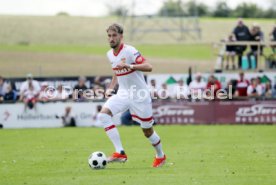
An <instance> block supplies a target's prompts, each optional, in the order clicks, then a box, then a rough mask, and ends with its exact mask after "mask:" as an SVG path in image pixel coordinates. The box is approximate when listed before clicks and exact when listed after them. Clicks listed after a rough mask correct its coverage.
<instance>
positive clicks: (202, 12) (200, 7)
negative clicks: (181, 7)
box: [186, 1, 209, 16]
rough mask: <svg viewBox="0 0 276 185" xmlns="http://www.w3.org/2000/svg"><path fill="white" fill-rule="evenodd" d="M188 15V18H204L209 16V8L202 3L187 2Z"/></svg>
mask: <svg viewBox="0 0 276 185" xmlns="http://www.w3.org/2000/svg"><path fill="white" fill-rule="evenodd" d="M186 6H187V11H188V15H190V16H206V15H209V8H208V6H206V5H205V4H203V3H199V4H198V3H196V2H195V1H189V2H188V3H187V4H186Z"/></svg>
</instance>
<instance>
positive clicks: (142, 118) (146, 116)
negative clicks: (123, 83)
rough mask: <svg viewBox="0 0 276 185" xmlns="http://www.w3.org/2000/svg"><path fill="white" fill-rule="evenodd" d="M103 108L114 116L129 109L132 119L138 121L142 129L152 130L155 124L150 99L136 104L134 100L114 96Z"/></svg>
mask: <svg viewBox="0 0 276 185" xmlns="http://www.w3.org/2000/svg"><path fill="white" fill-rule="evenodd" d="M103 107H106V108H108V109H109V110H110V111H111V113H112V115H113V116H114V115H116V114H118V113H120V112H125V111H126V110H128V109H129V111H130V114H131V116H132V119H133V120H134V121H137V122H138V123H139V124H140V126H141V127H142V128H151V127H152V125H153V123H154V120H153V117H152V103H151V99H150V98H148V99H146V100H145V101H143V102H136V101H134V100H133V99H128V98H122V97H120V96H118V95H113V96H112V97H111V98H109V99H108V100H107V101H106V103H105V104H104V106H103Z"/></svg>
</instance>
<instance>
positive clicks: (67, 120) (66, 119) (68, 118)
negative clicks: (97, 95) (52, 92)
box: [56, 106, 76, 127]
mask: <svg viewBox="0 0 276 185" xmlns="http://www.w3.org/2000/svg"><path fill="white" fill-rule="evenodd" d="M71 112H72V108H71V107H69V106H68V107H65V113H64V115H62V116H61V119H62V124H63V126H64V127H75V126H76V119H75V117H74V116H72V115H71ZM56 118H60V117H59V116H56Z"/></svg>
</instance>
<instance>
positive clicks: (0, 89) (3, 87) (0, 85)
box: [0, 76, 8, 99]
mask: <svg viewBox="0 0 276 185" xmlns="http://www.w3.org/2000/svg"><path fill="white" fill-rule="evenodd" d="M7 86H8V84H7V83H6V82H5V80H4V78H3V77H2V76H0V98H1V97H2V99H3V97H4V95H5V94H6V92H7Z"/></svg>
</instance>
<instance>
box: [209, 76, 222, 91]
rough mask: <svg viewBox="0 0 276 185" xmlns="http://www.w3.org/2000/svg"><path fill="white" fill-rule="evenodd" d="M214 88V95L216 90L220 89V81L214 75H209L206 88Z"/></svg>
mask: <svg viewBox="0 0 276 185" xmlns="http://www.w3.org/2000/svg"><path fill="white" fill-rule="evenodd" d="M212 88H214V95H216V93H217V91H218V90H220V89H221V83H220V81H218V80H217V79H216V77H215V76H214V75H210V76H209V78H208V83H207V85H206V89H210V90H211V89H212Z"/></svg>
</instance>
